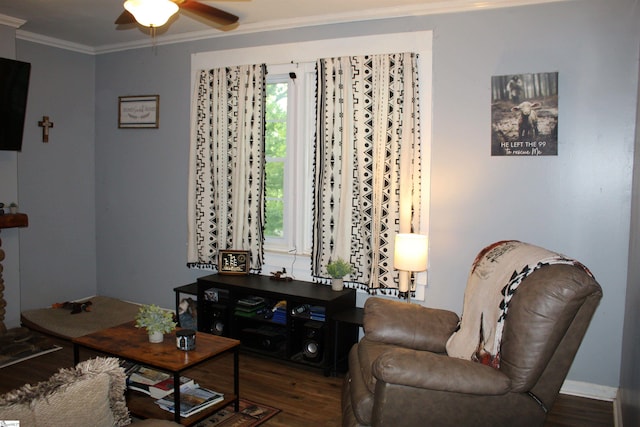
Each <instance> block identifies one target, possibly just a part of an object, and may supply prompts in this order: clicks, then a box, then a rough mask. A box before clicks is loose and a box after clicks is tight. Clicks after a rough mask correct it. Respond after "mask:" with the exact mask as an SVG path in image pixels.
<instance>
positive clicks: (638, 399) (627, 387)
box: [620, 70, 640, 426]
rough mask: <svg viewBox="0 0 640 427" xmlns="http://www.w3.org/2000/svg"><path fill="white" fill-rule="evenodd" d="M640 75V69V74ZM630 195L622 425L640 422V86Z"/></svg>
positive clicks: (622, 379)
mask: <svg viewBox="0 0 640 427" xmlns="http://www.w3.org/2000/svg"><path fill="white" fill-rule="evenodd" d="M638 76H639V78H640V70H639V74H638ZM634 158H635V160H634V166H633V191H632V195H631V233H630V239H629V240H630V243H629V276H628V279H627V298H626V310H625V316H624V333H623V336H622V366H621V373H620V396H621V399H620V400H621V404H622V408H623V414H624V418H623V425H625V426H637V425H640V364H638V360H640V340H638V337H640V310H638V307H640V263H639V262H638V260H639V259H640V88H638V111H637V119H636V144H635V155H634Z"/></svg>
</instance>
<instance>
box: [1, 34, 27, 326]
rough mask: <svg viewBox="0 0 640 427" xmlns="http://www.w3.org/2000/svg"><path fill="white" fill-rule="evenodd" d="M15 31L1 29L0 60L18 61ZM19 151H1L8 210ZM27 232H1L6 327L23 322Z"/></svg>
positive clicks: (14, 194) (15, 188)
mask: <svg viewBox="0 0 640 427" xmlns="http://www.w3.org/2000/svg"><path fill="white" fill-rule="evenodd" d="M15 33H16V30H15V28H12V27H7V26H4V25H0V56H1V57H3V58H9V59H16V43H15ZM19 155H20V153H18V152H15V151H0V202H2V203H4V204H5V206H6V205H8V204H9V203H11V202H16V203H18V204H19V202H20V200H19V199H18V156H19ZM23 230H24V229H18V228H9V229H5V230H2V231H1V232H0V241H2V250H3V251H4V253H5V259H4V260H3V261H2V272H0V274H2V279H3V280H4V286H5V289H4V293H3V298H4V300H5V302H6V304H7V305H6V306H5V314H4V323H5V326H6V327H7V328H11V327H15V326H17V325H18V323H19V321H20V320H19V319H20V234H21V233H22V232H23Z"/></svg>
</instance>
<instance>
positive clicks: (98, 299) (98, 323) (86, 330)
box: [20, 296, 140, 340]
mask: <svg viewBox="0 0 640 427" xmlns="http://www.w3.org/2000/svg"><path fill="white" fill-rule="evenodd" d="M86 301H91V306H90V307H91V311H81V312H79V313H76V314H71V311H70V310H67V309H64V308H40V309H34V310H25V311H23V312H22V313H21V315H20V321H21V322H22V325H23V326H26V327H27V328H29V329H32V330H34V331H38V332H42V333H45V334H47V335H52V336H55V337H58V338H62V339H67V340H70V339H72V338H76V337H80V336H82V335H86V334H90V333H92V332H97V331H99V330H102V329H105V328H110V327H112V326H116V325H120V324H122V323H125V322H130V321H132V320H133V319H134V318H135V316H136V314H137V313H138V309H139V308H140V306H139V305H138V304H135V303H131V302H127V301H122V300H119V299H117V298H111V297H105V296H95V297H91V298H85V299H83V300H79V301H76V302H86Z"/></svg>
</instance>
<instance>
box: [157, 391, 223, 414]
mask: <svg viewBox="0 0 640 427" xmlns="http://www.w3.org/2000/svg"><path fill="white" fill-rule="evenodd" d="M223 399H224V395H223V394H221V393H218V392H216V391H213V390H209V389H208V388H204V387H200V386H199V385H197V384H192V385H191V386H189V387H185V388H184V389H183V388H181V389H180V416H181V417H184V418H186V417H190V416H192V415H194V414H196V413H198V412H200V411H203V410H205V409H207V408H209V407H210V406H213V405H215V404H216V403H219V402H221V401H222V400H223ZM156 404H157V405H158V406H160V407H161V408H162V409H164V410H165V411H169V412H171V413H175V404H174V398H173V393H171V394H168V395H167V396H165V397H163V398H162V399H158V400H156Z"/></svg>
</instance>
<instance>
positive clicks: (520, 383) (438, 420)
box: [342, 259, 602, 427]
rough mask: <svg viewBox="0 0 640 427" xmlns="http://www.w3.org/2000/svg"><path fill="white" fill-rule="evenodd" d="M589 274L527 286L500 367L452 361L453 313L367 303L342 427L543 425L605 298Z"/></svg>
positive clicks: (553, 275) (512, 307) (558, 272)
mask: <svg viewBox="0 0 640 427" xmlns="http://www.w3.org/2000/svg"><path fill="white" fill-rule="evenodd" d="M476 261H477V259H476ZM585 270H586V269H584V268H582V267H581V266H580V265H579V264H578V265H568V264H553V265H544V266H542V267H540V268H537V269H536V270H535V271H533V272H532V273H530V274H529V275H528V276H527V277H526V278H525V279H524V280H522V282H521V284H520V286H519V287H518V289H517V292H515V294H514V295H513V297H512V299H511V300H510V303H509V310H508V316H507V317H506V320H505V322H504V329H503V333H502V342H501V346H500V365H499V368H494V367H491V366H487V365H486V364H482V363H479V362H476V361H472V360H469V359H462V358H455V357H450V356H448V355H447V351H446V343H447V340H448V339H449V338H450V336H451V335H452V333H453V332H454V331H455V330H456V328H457V327H458V322H459V318H458V316H457V315H456V314H455V313H453V312H450V311H446V310H438V309H430V308H426V307H423V306H420V305H416V304H407V303H403V302H400V301H392V300H386V299H382V298H376V297H372V298H369V299H368V300H367V301H366V303H365V306H364V325H363V327H364V330H365V335H364V337H363V338H362V340H360V342H359V343H358V344H356V345H354V347H353V348H352V349H351V351H350V353H349V372H348V373H347V375H346V377H345V381H344V386H343V390H342V412H343V414H342V425H343V426H390V427H396V426H474V427H476V426H491V427H496V426H516V425H517V426H540V425H542V424H543V423H544V420H545V417H546V413H547V411H548V410H549V409H550V408H551V407H552V405H553V403H554V401H555V399H556V397H557V395H558V393H559V390H560V387H561V386H562V383H563V382H564V379H565V377H566V376H567V373H568V371H569V368H570V367H571V363H572V362H573V358H574V356H575V354H576V352H577V350H578V347H579V346H580V343H581V341H582V338H583V337H584V334H585V332H586V330H587V327H588V325H589V322H590V320H591V317H592V315H593V313H594V311H595V309H596V307H597V305H598V303H599V301H600V299H601V297H602V289H601V288H600V285H599V284H598V283H597V282H596V280H595V279H594V278H593V277H592V276H591V275H590V274H588V273H587V271H585ZM467 290H468V289H467ZM463 316H464V311H463Z"/></svg>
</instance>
